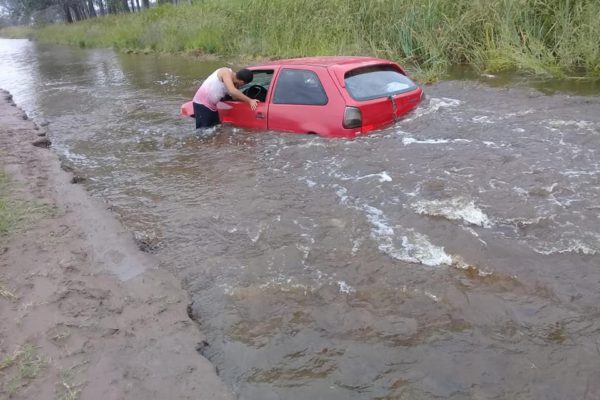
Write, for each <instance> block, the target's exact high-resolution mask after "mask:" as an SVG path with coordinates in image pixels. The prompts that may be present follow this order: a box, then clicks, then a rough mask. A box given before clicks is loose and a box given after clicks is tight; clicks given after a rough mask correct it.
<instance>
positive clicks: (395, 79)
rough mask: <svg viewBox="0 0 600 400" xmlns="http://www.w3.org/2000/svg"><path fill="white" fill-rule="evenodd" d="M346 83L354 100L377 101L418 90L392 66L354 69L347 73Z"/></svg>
mask: <svg viewBox="0 0 600 400" xmlns="http://www.w3.org/2000/svg"><path fill="white" fill-rule="evenodd" d="M344 81H345V83H346V89H347V90H348V93H350V96H352V98H353V99H354V100H370V99H376V98H378V97H386V96H390V95H394V94H397V93H402V92H408V91H411V90H414V89H416V88H417V85H415V83H414V82H413V81H411V80H410V79H409V78H408V77H407V76H406V75H403V74H402V73H401V72H400V71H398V70H397V69H395V68H394V67H393V66H391V65H376V66H372V67H367V68H358V69H354V70H352V71H349V72H347V73H346V75H345V76H344Z"/></svg>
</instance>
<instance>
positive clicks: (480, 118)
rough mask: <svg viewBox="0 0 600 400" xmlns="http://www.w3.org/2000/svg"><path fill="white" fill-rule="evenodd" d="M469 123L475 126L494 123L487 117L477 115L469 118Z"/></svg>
mask: <svg viewBox="0 0 600 400" xmlns="http://www.w3.org/2000/svg"><path fill="white" fill-rule="evenodd" d="M471 121H473V122H475V123H477V124H493V123H494V121H492V120H491V119H490V117H489V116H487V115H478V116H476V117H473V118H471Z"/></svg>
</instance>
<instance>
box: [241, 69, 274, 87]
mask: <svg viewBox="0 0 600 400" xmlns="http://www.w3.org/2000/svg"><path fill="white" fill-rule="evenodd" d="M252 75H253V78H252V82H250V83H247V84H245V85H243V86H241V87H240V90H241V91H242V92H243V91H244V90H246V89H248V88H249V87H251V86H255V85H259V86H262V87H264V88H265V89H267V90H268V89H269V85H270V84H271V79H273V70H272V69H269V70H260V71H252Z"/></svg>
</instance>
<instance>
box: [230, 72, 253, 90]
mask: <svg viewBox="0 0 600 400" xmlns="http://www.w3.org/2000/svg"><path fill="white" fill-rule="evenodd" d="M252 79H254V74H253V73H252V71H250V70H249V69H246V68H244V69H240V70H239V71H238V72H237V73H236V74H235V78H234V79H233V83H234V84H235V86H236V87H240V86H242V85H245V84H247V83H250V82H252Z"/></svg>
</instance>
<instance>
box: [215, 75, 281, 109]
mask: <svg viewBox="0 0 600 400" xmlns="http://www.w3.org/2000/svg"><path fill="white" fill-rule="evenodd" d="M274 72H275V71H274V70H272V69H266V70H253V71H252V73H253V74H252V75H253V77H252V82H250V83H247V84H245V85H242V86H240V88H239V89H240V91H241V92H242V93H244V94H245V95H246V96H248V97H250V98H251V99H256V100H258V101H261V102H264V101H266V99H267V93H268V91H269V87H270V86H271V80H272V79H273V73H274ZM222 100H223V101H238V100H234V99H233V98H232V97H231V95H229V94H226V95H225V96H224V97H223V99H222Z"/></svg>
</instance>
